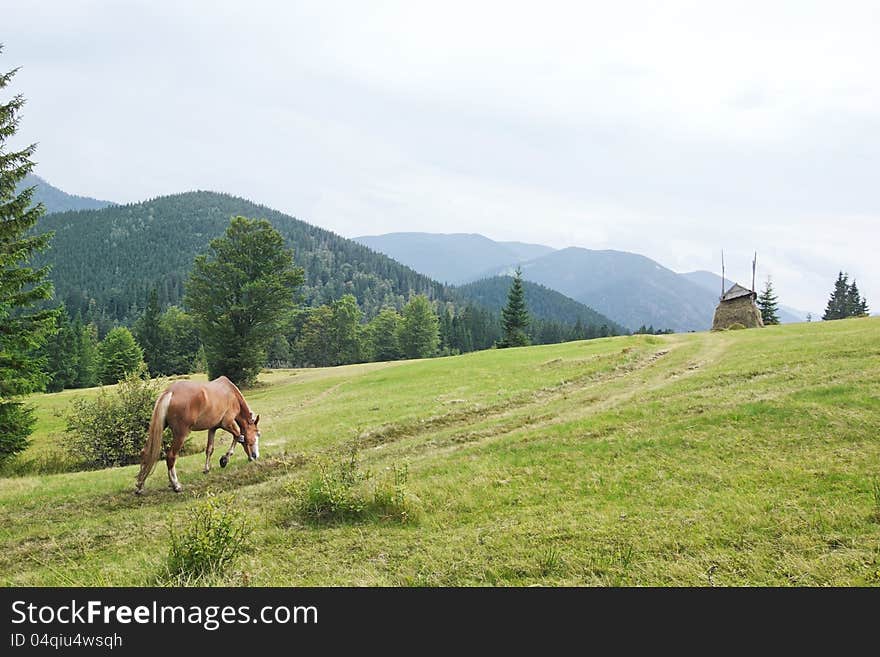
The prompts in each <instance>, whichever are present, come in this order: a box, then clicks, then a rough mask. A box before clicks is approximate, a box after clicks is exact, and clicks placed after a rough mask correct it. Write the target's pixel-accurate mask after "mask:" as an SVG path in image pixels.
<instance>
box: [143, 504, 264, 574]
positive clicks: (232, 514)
mask: <svg viewBox="0 0 880 657" xmlns="http://www.w3.org/2000/svg"><path fill="white" fill-rule="evenodd" d="M190 513H191V517H190V519H189V521H188V522H187V524H186V525H185V526H184V527H183V529H182V530H180V531H177V530H175V529H174V527H173V525H169V527H168V531H169V534H170V537H171V548H170V550H169V551H168V562H167V571H166V573H165V576H164V577H162V578H160V579H162V580H163V581H164V583H165V584H166V585H167V584H203V583H205V581H206V580H207V581H210V580H211V579H212V578H217V577H219V576H221V575H222V574H223V573H224V571H226V570H227V569H228V568H229V567H231V566H232V565H234V563H235V561H236V560H237V559H238V558H239V557H240V556H241V553H242V552H244V551H246V550H248V549H249V548H250V537H251V533H252V532H253V527H252V526H251V525H250V523H249V522H248V521H247V518H246V516H245V514H244V512H242V511H240V510H239V509H237V508H236V506H235V498H234V496H232V495H221V496H208V497H206V498H204V499H203V500H201V501H199V502H198V503H197V504H196V505H195V506H194V508H193V509H192V511H191V512H190Z"/></svg>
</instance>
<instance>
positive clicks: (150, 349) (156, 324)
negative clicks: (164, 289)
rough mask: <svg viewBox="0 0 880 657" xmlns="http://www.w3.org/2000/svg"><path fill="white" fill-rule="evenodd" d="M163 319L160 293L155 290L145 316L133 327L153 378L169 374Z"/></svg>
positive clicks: (151, 293)
mask: <svg viewBox="0 0 880 657" xmlns="http://www.w3.org/2000/svg"><path fill="white" fill-rule="evenodd" d="M161 319H162V310H161V308H159V291H158V290H157V289H156V288H153V289H152V290H151V291H150V299H149V301H148V302H147V307H146V309H145V310H144V314H143V315H141V316H140V317H139V318H138V320H137V321H136V322H135V323H134V327H133V329H134V330H133V333H134V337H135V339H136V340H137V343H138V344H139V345H140V347H141V349H143V350H144V362H145V363H146V364H147V367H148V368H149V369H150V374H152V375H153V376H158V375H159V374H169V372H168V368H167V366H166V363H165V362H164V357H165V354H166V353H167V352H168V347H169V345H168V344H167V341H166V340H165V336H164V335H163V334H162V324H161Z"/></svg>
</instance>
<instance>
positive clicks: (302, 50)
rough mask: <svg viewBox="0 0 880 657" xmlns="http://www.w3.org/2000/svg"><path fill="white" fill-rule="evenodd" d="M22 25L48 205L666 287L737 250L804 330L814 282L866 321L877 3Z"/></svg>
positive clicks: (138, 12) (872, 227) (229, 14)
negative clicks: (486, 258)
mask: <svg viewBox="0 0 880 657" xmlns="http://www.w3.org/2000/svg"><path fill="white" fill-rule="evenodd" d="M40 7H41V8H40V12H39V14H37V13H36V12H35V10H34V8H33V7H31V6H28V4H27V3H24V4H22V5H20V6H16V7H14V8H9V9H7V10H5V11H4V23H5V27H7V28H8V29H7V30H5V33H6V34H4V39H5V40H6V50H5V52H4V54H3V56H2V57H0V68H9V67H11V66H14V65H19V64H20V65H22V66H23V69H22V71H21V72H20V74H19V75H18V77H17V78H16V81H15V91H17V92H18V91H20V92H21V93H23V94H25V96H26V97H27V98H28V101H29V103H28V106H27V108H26V112H25V117H24V121H23V123H22V133H23V134H22V135H21V139H23V140H27V141H31V140H36V141H39V142H40V147H39V151H38V160H39V172H40V173H41V174H42V175H44V176H45V177H47V178H48V179H49V180H50V181H52V182H54V183H55V184H58V185H59V186H61V187H62V188H65V189H67V190H69V191H71V192H75V193H80V194H89V195H93V196H97V197H102V198H111V199H116V200H121V201H129V200H138V199H141V198H145V197H148V196H152V195H156V194H162V193H170V192H175V191H183V190H186V189H192V188H202V189H205V188H209V189H217V190H223V191H230V192H233V193H237V194H241V195H243V196H247V197H250V198H253V199H254V200H257V201H259V202H262V203H265V204H268V205H271V206H274V207H277V208H279V209H281V210H284V211H287V212H290V213H291V214H294V215H296V216H299V217H301V218H304V219H307V220H310V221H312V222H314V223H317V224H319V225H322V226H325V227H328V228H331V229H334V230H337V231H339V232H341V233H343V234H347V235H354V234H363V233H371V232H372V233H375V232H380V231H391V230H429V231H441V230H443V231H468V232H482V233H485V234H487V235H489V236H490V237H495V238H500V239H520V240H529V241H536V242H544V243H548V244H551V245H554V246H565V245H569V244H572V245H579V246H585V247H589V248H617V249H623V250H632V251H636V252H641V253H644V254H645V255H648V256H651V257H654V258H656V259H657V260H659V261H660V262H661V263H662V264H664V265H667V266H670V267H672V268H674V269H676V270H687V269H696V268H711V269H716V270H717V259H718V253H719V251H720V249H721V248H722V247H724V248H725V250H726V252H727V253H729V254H730V262H731V266H732V267H740V268H741V269H742V274H736V277H738V278H740V279H744V278H746V277H748V276H749V262H750V260H751V253H752V251H753V250H754V249H757V250H758V251H759V268H761V271H762V272H766V273H772V274H773V276H774V279H775V280H776V283H777V288H778V290H779V292H780V297H781V300H782V301H783V302H785V303H787V304H789V305H795V306H802V307H804V308H806V309H812V310H817V309H819V310H821V307H822V306H824V300H825V296H826V295H827V293H828V290H830V287H831V284H832V282H833V278H834V276H835V275H836V272H837V270H838V269H847V270H849V271H850V273H851V274H853V275H855V276H857V277H858V279H859V283H860V287H861V288H862V290H863V291H864V292H865V294H866V295H867V296H868V298H869V301H871V300H872V299H874V298H880V270H878V266H877V265H876V264H875V263H876V262H877V258H876V254H875V253H874V248H873V245H874V244H875V243H876V242H877V232H878V231H877V226H878V220H880V197H878V196H877V194H876V180H875V178H876V171H877V166H878V159H880V157H878V155H880V130H878V128H880V118H878V117H880V72H878V71H880V69H878V68H877V66H876V62H877V61H880V41H878V39H877V38H876V25H877V24H878V22H880V21H878V19H880V5H878V4H877V3H874V2H861V3H854V2H840V3H834V4H833V5H832V4H828V3H812V2H802V1H801V2H774V3H767V2H748V3H729V4H726V5H725V4H719V3H711V4H707V3H702V2H675V3H655V2H638V3H634V2H627V3H617V4H614V3H605V2H594V3H583V2H565V3H562V2H543V3H540V4H535V3H517V2H509V1H508V2H473V1H471V2H459V1H455V2H445V3H436V2H416V1H410V2H385V3H351V2H328V1H322V2H295V3H287V4H285V5H283V6H282V5H279V4H278V3H274V2H259V1H252V2H249V3H247V4H246V5H242V4H241V3H240V2H231V1H226V0H224V1H223V2H207V0H205V1H203V2H185V3H171V2H146V1H141V2H127V3H119V2H110V1H109V0H104V1H100V0H94V1H91V2H82V1H80V2H75V1H64V2H61V1H59V2H47V3H41V5H40ZM735 263H741V264H735ZM743 274H744V275H745V276H743ZM826 288H827V289H826ZM878 303H880V302H878Z"/></svg>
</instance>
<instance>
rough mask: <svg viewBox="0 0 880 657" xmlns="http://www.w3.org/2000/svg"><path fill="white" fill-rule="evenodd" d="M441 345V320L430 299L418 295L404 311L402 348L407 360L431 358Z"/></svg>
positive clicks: (401, 335) (401, 327)
mask: <svg viewBox="0 0 880 657" xmlns="http://www.w3.org/2000/svg"><path fill="white" fill-rule="evenodd" d="M439 344H440V320H439V319H438V318H437V315H436V314H435V313H434V309H433V308H432V307H431V302H430V301H428V297H426V296H425V295H423V294H417V295H416V296H414V297H413V298H412V299H410V300H409V303H407V304H406V306H405V307H404V309H403V320H402V321H401V323H400V348H401V350H402V351H403V355H404V356H405V357H406V358H430V357H431V356H433V355H434V354H436V353H437V346H438V345H439Z"/></svg>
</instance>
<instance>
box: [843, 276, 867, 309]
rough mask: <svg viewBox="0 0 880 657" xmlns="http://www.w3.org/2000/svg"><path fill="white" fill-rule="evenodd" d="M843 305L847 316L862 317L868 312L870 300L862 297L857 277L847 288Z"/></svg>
mask: <svg viewBox="0 0 880 657" xmlns="http://www.w3.org/2000/svg"><path fill="white" fill-rule="evenodd" d="M843 306H844V316H845V317H861V316H863V315H867V314H868V302H867V301H865V300H864V299H862V295H861V294H860V293H859V286H858V285H856V281H855V279H853V282H852V284H851V285H850V286H849V287H848V288H847V290H846V300H845V301H844V304H843Z"/></svg>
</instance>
